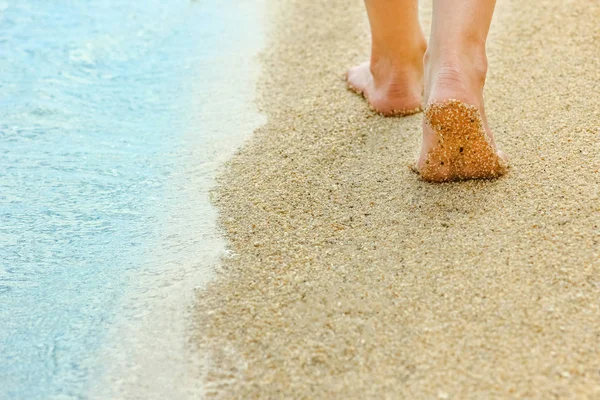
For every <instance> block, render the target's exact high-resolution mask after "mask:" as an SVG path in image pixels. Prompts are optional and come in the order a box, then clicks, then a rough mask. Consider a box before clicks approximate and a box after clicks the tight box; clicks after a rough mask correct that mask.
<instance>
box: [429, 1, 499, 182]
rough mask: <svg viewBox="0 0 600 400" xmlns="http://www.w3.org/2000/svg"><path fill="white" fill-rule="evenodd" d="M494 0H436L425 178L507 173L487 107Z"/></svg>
mask: <svg viewBox="0 0 600 400" xmlns="http://www.w3.org/2000/svg"><path fill="white" fill-rule="evenodd" d="M495 3H496V2H495V0H434V2H433V24H432V29H431V40H430V43H429V48H428V49H427V53H426V54H425V101H426V104H427V108H426V111H425V117H424V123H423V142H422V146H421V154H420V157H419V160H418V162H417V169H418V170H419V172H420V173H421V176H422V177H423V179H425V180H429V181H449V180H459V179H473V178H494V177H497V176H500V175H502V174H503V173H504V172H505V169H506V164H505V162H504V160H503V155H502V154H501V153H499V152H498V150H497V148H496V144H495V142H494V136H493V134H492V132H491V130H490V129H489V126H488V123H487V118H486V115H485V110H484V107H483V86H484V84H485V76H486V72H487V58H486V52H485V43H486V39H487V35H488V31H489V27H490V23H491V20H492V15H493V13H494V6H495Z"/></svg>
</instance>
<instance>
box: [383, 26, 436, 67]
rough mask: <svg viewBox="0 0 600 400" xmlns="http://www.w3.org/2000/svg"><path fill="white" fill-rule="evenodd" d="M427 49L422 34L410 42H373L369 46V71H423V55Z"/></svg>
mask: <svg viewBox="0 0 600 400" xmlns="http://www.w3.org/2000/svg"><path fill="white" fill-rule="evenodd" d="M426 49H427V41H426V40H425V37H424V36H423V34H422V33H419V34H418V35H416V36H415V38H414V39H412V40H407V39H405V40H404V41H403V42H401V43H400V42H398V43H396V42H394V41H388V42H381V43H380V42H379V41H377V40H373V43H372V45H371V69H374V68H375V69H378V68H388V69H395V70H402V69H409V68H419V69H423V55H424V54H425V50H426Z"/></svg>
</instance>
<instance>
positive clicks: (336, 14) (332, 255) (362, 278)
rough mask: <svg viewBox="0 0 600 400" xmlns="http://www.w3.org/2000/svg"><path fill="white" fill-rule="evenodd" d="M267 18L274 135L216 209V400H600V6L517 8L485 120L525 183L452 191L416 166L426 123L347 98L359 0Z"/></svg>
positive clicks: (261, 141) (363, 50)
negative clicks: (221, 236) (220, 239)
mask: <svg viewBox="0 0 600 400" xmlns="http://www.w3.org/2000/svg"><path fill="white" fill-rule="evenodd" d="M270 3H271V4H270V10H271V11H270V12H269V13H270V15H269V16H268V18H267V20H269V21H270V26H269V27H268V30H267V35H266V37H267V38H268V44H267V50H266V51H265V52H264V54H263V55H262V66H263V67H262V68H263V69H262V78H261V80H260V84H259V87H258V89H257V102H258V104H259V108H260V109H261V111H262V112H263V113H264V114H265V115H266V116H267V118H268V122H267V123H266V124H265V125H263V126H262V127H260V128H259V129H257V130H256V131H255V132H254V134H253V136H252V138H250V139H249V140H248V142H247V143H246V145H245V146H244V147H243V149H241V151H240V152H239V153H238V154H236V155H235V156H234V157H233V159H232V160H231V161H230V162H229V164H228V165H227V167H226V168H225V169H224V170H223V172H222V174H221V177H220V180H219V186H218V187H217V188H216V190H215V193H214V201H215V203H216V205H217V206H218V208H219V210H220V212H221V216H220V222H221V225H222V227H223V231H224V233H225V235H226V237H227V239H228V240H229V246H230V249H231V252H232V256H231V257H229V258H227V259H224V260H223V262H222V265H221V266H220V267H219V270H218V277H217V279H216V280H214V281H213V283H212V284H209V285H208V287H207V288H206V289H205V290H203V291H200V292H199V293H198V299H197V305H196V310H195V316H196V319H195V321H194V324H195V326H196V331H195V334H194V338H193V340H194V341H195V342H196V343H197V344H198V345H199V346H200V347H201V349H202V350H203V351H204V352H206V353H207V354H208V356H209V357H210V358H211V366H210V370H209V371H207V378H206V381H205V390H206V396H207V397H216V398H227V399H231V398H239V399H249V398H273V399H279V398H327V399H334V398H335V399H338V398H339V399H367V398H377V399H379V398H406V399H420V398H439V399H469V398H473V399H481V398H599V397H600V56H599V54H600V26H599V22H598V21H600V3H598V2H595V1H589V0H588V1H585V0H582V1H561V0H540V1H535V2H533V1H532V2H523V1H518V0H505V1H501V2H499V4H498V6H497V11H496V15H495V17H494V21H493V23H492V31H491V33H490V38H489V44H488V57H489V64H490V70H489V73H488V81H487V85H486V92H485V95H486V110H487V113H488V117H489V121H490V125H491V128H492V130H493V131H494V132H495V134H496V138H497V142H498V144H499V146H500V147H501V148H502V149H503V150H504V151H505V152H506V153H507V154H508V155H509V157H510V165H511V168H510V171H509V173H508V174H507V176H505V177H503V178H501V179H499V180H495V181H470V182H462V183H453V184H429V183H425V182H423V181H421V180H419V179H418V176H417V175H415V174H414V173H413V172H411V170H410V169H409V167H408V166H409V165H410V164H411V162H412V161H413V160H414V157H415V155H416V153H417V149H418V146H419V142H420V132H421V119H422V114H416V115H413V116H409V117H405V118H384V117H382V116H379V115H377V114H375V113H374V112H372V111H370V110H369V109H368V107H367V105H366V103H365V101H364V99H362V98H361V97H360V96H357V95H356V94H354V93H352V92H351V91H349V90H348V89H347V88H346V83H345V81H344V74H345V72H346V70H347V69H348V68H349V67H351V66H353V65H355V64H357V63H359V62H362V61H365V60H366V59H367V58H368V54H369V36H368V25H367V20H366V15H365V12H364V9H363V4H362V2H361V1H358V0H357V1H352V2H347V1H343V0H315V1H311V2H306V1H300V0H282V1H274V0H272V1H270ZM422 7H423V10H422V16H423V21H424V27H425V29H427V30H428V26H429V25H428V22H429V21H428V20H429V16H430V4H429V2H422Z"/></svg>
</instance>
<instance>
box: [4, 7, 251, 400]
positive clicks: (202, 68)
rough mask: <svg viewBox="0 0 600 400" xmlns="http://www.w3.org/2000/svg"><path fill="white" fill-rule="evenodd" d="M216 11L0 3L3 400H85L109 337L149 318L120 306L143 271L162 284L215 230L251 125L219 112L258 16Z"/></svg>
mask: <svg viewBox="0 0 600 400" xmlns="http://www.w3.org/2000/svg"><path fill="white" fill-rule="evenodd" d="M219 4H221V3H220V2H218V0H207V1H202V0H201V1H189V0H172V1H166V0H160V1H159V0H137V1H110V0H105V1H100V0H89V1H85V2H83V1H82V2H74V1H67V0H63V1H61V0H56V1H41V0H19V1H10V2H9V1H2V0H0V71H2V73H1V74H0V398H1V399H47V398H87V393H88V390H89V388H90V385H91V382H94V381H95V380H97V379H98V377H99V376H101V375H102V374H103V373H104V372H105V370H106V366H105V365H103V364H102V362H101V361H99V360H98V354H102V353H105V352H107V351H109V352H110V351H111V350H110V349H113V347H111V348H109V349H108V350H105V349H104V346H105V343H107V341H109V338H108V336H107V335H108V334H107V332H108V330H109V327H110V326H111V325H112V324H113V323H114V321H115V320H117V319H119V318H120V314H122V313H123V312H124V311H123V310H124V309H125V310H128V311H127V312H128V313H130V314H136V313H139V312H140V309H141V308H143V307H145V303H144V302H140V303H139V304H137V305H135V304H134V305H131V304H130V305H125V306H124V303H126V302H127V301H130V300H126V299H129V298H131V297H132V296H131V295H130V292H131V291H132V290H133V289H132V284H131V282H132V281H136V279H135V276H136V274H140V275H143V274H146V275H147V274H153V275H156V276H161V275H165V276H167V278H168V276H169V275H168V274H166V273H165V274H163V272H162V269H161V268H163V266H164V265H167V264H171V265H175V266H176V267H177V266H178V265H183V264H184V263H183V262H180V261H181V260H180V258H181V257H182V256H181V254H183V253H186V254H187V255H186V257H190V255H193V254H198V252H196V250H194V249H195V247H194V246H196V247H198V248H200V247H202V246H203V243H202V241H203V239H202V238H203V236H202V235H203V232H202V229H204V228H203V227H205V228H206V230H207V232H208V231H210V230H211V229H213V225H214V212H213V211H211V210H210V209H209V208H208V207H209V206H208V205H207V203H206V201H205V198H206V196H205V194H206V191H207V190H208V188H209V187H210V186H211V184H212V179H213V176H214V170H215V168H216V167H217V165H218V163H219V162H220V161H222V159H223V155H224V154H230V153H231V152H232V151H233V149H234V148H235V147H236V146H238V145H239V144H240V143H241V141H242V138H243V137H245V136H246V135H248V134H249V133H250V132H251V131H252V129H253V127H254V126H255V125H256V119H252V118H254V117H252V118H251V117H248V116H247V115H246V114H244V115H246V117H243V118H242V116H240V115H238V118H237V119H236V115H233V116H230V119H231V120H238V124H237V125H235V126H234V127H229V128H228V126H227V121H224V120H223V118H224V117H225V115H221V114H220V113H219V112H218V110H222V109H227V108H228V107H229V108H235V107H234V105H232V104H231V101H233V100H228V99H227V97H229V96H225V95H224V94H227V93H228V90H229V91H231V90H232V89H231V88H232V85H235V84H236V83H235V82H236V80H235V79H234V80H232V79H230V77H228V76H227V73H226V71H227V68H226V67H227V66H229V67H231V68H233V66H232V63H235V64H236V68H237V69H235V68H234V73H237V74H242V73H243V70H244V60H247V59H249V58H250V57H251V56H252V54H254V53H255V52H256V51H257V50H258V45H257V40H258V39H257V38H256V37H257V33H256V29H257V27H256V24H257V22H256V20H255V19H254V18H253V17H252V15H253V11H254V4H253V2H250V1H243V0H238V1H231V2H228V6H227V7H222V6H219ZM240 60H241V61H240ZM249 87H250V88H251V85H250V86H249ZM226 88H229V89H226ZM221 89H222V90H221ZM236 101H237V102H238V103H240V104H241V103H244V102H245V103H247V102H248V100H247V99H245V98H244V99H238V100H236ZM214 102H217V104H220V105H219V106H218V107H215V106H214ZM218 102H221V103H218ZM228 102H229V103H228ZM238 105H239V104H238ZM240 112H241V111H240ZM244 118H247V119H244ZM239 121H242V122H241V123H240V122H239ZM190 185H193V187H191V188H190ZM183 188H187V190H184V189H183ZM183 192H185V193H184V194H182V193H183ZM196 195H198V196H200V198H201V201H200V200H199V201H198V202H197V206H195V207H194V208H192V207H185V202H187V201H191V200H190V199H191V198H192V197H195V196H196ZM173 204H177V207H178V209H177V210H176V211H173V210H172V207H173ZM203 207H204V208H203ZM194 219H197V221H196V222H195V223H194V222H193V221H194ZM190 221H192V222H190ZM169 224H171V226H168V225H169ZM173 224H175V225H173ZM177 224H180V225H177ZM186 230H187V232H188V234H187V235H183V234H182V235H181V237H180V238H178V236H177V235H175V236H173V235H171V233H172V232H179V233H181V231H186ZM191 233H193V234H191ZM206 235H208V236H206V240H205V242H206V243H208V244H209V247H212V246H213V243H212V242H211V240H212V236H211V235H212V233H210V234H209V233H206ZM165 237H171V239H170V240H171V241H172V243H171V244H169V245H164V243H165ZM179 239H181V240H179ZM206 243H205V244H204V249H205V250H206ZM184 249H185V251H183V250H184ZM207 257H208V256H207ZM211 257H212V258H215V257H214V255H213V256H211ZM211 257H208V258H211ZM212 258H211V260H212ZM149 260H155V261H149ZM211 262H212V261H211ZM148 271H151V272H148ZM126 276H127V278H125V277H126ZM132 277H133V278H132ZM167 278H164V277H163V278H162V279H167ZM139 282H146V281H144V280H140V281H139ZM148 282H155V281H148ZM139 286H140V284H138V287H137V288H136V289H135V290H138V291H139V290H140V287H139ZM163 286H165V285H163ZM166 286H168V285H166ZM143 291H144V292H145V293H147V294H148V296H151V295H152V287H144V288H143ZM133 297H134V298H137V297H140V298H143V297H144V296H142V295H139V296H133ZM113 341H114V340H113ZM112 351H114V350H112ZM121 373H126V371H125V372H123V371H122V372H121Z"/></svg>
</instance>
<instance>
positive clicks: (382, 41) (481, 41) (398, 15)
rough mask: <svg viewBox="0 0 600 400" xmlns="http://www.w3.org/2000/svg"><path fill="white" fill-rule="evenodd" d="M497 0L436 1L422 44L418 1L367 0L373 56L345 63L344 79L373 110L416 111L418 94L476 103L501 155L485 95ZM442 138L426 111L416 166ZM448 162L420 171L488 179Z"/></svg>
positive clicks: (431, 99)
mask: <svg viewBox="0 0 600 400" xmlns="http://www.w3.org/2000/svg"><path fill="white" fill-rule="evenodd" d="M495 3H496V2H495V0H433V23H432V29H431V36H430V41H429V46H428V47H427V48H426V50H425V45H424V43H425V40H424V37H423V33H422V30H421V27H420V25H419V20H418V1H417V0H366V1H365V5H366V8H367V13H368V15H369V23H370V26H371V36H372V48H371V60H370V62H367V63H363V64H361V65H359V66H357V67H354V68H352V69H350V71H349V72H348V85H349V86H350V87H351V88H353V89H354V90H355V91H357V92H360V93H362V94H363V95H364V96H365V98H366V99H367V101H368V102H369V104H370V106H371V107H372V108H373V109H375V110H376V111H378V112H380V113H382V114H386V115H390V114H400V113H398V112H395V113H394V112H391V111H393V110H414V109H415V106H417V105H418V104H419V103H420V102H421V95H420V94H421V93H423V96H422V97H423V98H422V101H423V104H425V105H428V104H433V103H442V102H444V101H447V100H450V99H455V100H459V101H460V102H463V103H465V104H466V105H470V106H474V107H476V109H477V111H478V112H479V114H480V117H481V121H482V126H483V135H484V136H486V137H487V139H486V140H487V141H488V142H489V144H490V146H491V148H492V150H493V153H494V154H498V156H497V157H499V158H500V159H504V158H505V157H504V155H503V154H502V152H499V151H498V150H497V147H496V144H495V142H494V135H493V133H492V131H491V130H490V128H489V125H488V122H487V117H486V114H485V109H484V101H483V88H484V85H485V77H486V73H487V57H486V51H485V44H486V40H487V35H488V31H489V28H490V23H491V20H492V16H493V13H494V7H495ZM404 114H409V113H408V112H406V113H404ZM439 142H440V135H439V132H436V131H435V130H434V129H433V128H432V127H431V124H430V123H428V121H427V118H424V122H423V140H422V146H421V152H420V155H419V158H418V160H417V163H416V170H417V171H421V170H422V168H423V167H424V165H425V163H426V162H436V161H437V160H431V158H430V156H431V154H437V153H438V152H437V151H436V149H437V146H438V144H439ZM473 159H476V157H474V158H473ZM452 168H453V166H452V165H448V163H446V165H445V166H444V168H443V169H440V170H439V176H431V174H428V176H427V177H423V178H424V179H427V180H432V181H445V180H452V179H453V178H452V177H453V176H458V175H459V176H461V178H460V179H469V178H471V177H473V178H482V177H484V178H485V176H482V174H481V173H480V172H478V171H477V166H476V165H471V166H470V170H472V171H474V172H473V174H472V175H473V176H469V174H467V175H465V174H464V173H463V172H464V171H463V172H461V173H460V174H458V175H457V174H455V173H454V172H455V171H453V170H452ZM495 176H497V174H496V175H494V176H493V177H495ZM490 177H492V176H490Z"/></svg>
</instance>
